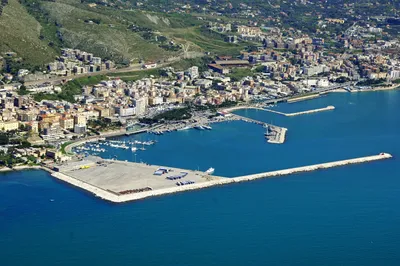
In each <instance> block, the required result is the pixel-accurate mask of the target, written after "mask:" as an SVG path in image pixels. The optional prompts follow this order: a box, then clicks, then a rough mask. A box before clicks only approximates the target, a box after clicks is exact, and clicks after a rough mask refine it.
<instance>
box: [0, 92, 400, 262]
mask: <svg viewBox="0 0 400 266" xmlns="http://www.w3.org/2000/svg"><path fill="white" fill-rule="evenodd" d="M327 105H334V106H335V107H336V108H337V109H336V110H334V111H331V112H322V113H318V114H312V115H307V116H298V117H282V116H279V115H275V114H271V113H267V112H264V111H255V110H242V111H238V113H240V114H242V115H247V116H249V117H252V118H256V119H260V120H264V121H267V122H271V121H272V122H273V123H274V124H277V125H281V126H285V127H287V128H288V129H289V131H288V135H287V142H286V143H285V144H284V145H272V144H267V143H266V141H265V139H264V136H263V133H264V129H263V128H262V127H260V126H257V125H253V124H246V123H243V122H231V123H223V124H215V125H213V130H212V131H196V130H189V131H183V132H174V133H171V134H166V135H164V136H160V137H158V140H159V142H158V143H157V144H156V145H154V146H151V147H149V148H148V150H147V151H145V152H138V155H137V156H136V159H137V161H140V160H143V161H145V162H148V163H153V164H160V165H170V166H177V167H184V168H190V169H197V168H200V169H202V170H205V169H207V168H208V167H211V166H212V167H214V168H216V173H215V174H218V175H223V176H237V175H242V174H249V173H256V172H260V171H268V170H275V169H282V168H287V167H293V166H300V165H307V164H314V163H318V162H325V161H331V160H338V159H345V158H352V157H355V156H366V155H372V154H377V153H379V152H381V151H385V152H390V153H392V154H393V155H394V156H395V158H394V159H392V160H387V161H380V162H374V163H370V164H363V165H353V166H349V167H341V168H335V169H329V170H324V171H318V172H313V173H306V174H297V175H293V176H290V177H284V178H276V179H268V180H258V181H255V182H249V183H242V184H237V185H229V186H224V187H215V188H209V189H205V190H201V191H194V192H189V193H182V194H176V195H168V196H163V197H157V198H152V199H147V200H143V201H138V202H133V203H126V204H122V205H114V204H110V203H107V202H104V201H101V200H99V199H97V198H94V197H92V196H91V195H89V194H87V193H85V192H83V191H81V190H78V189H75V188H72V187H70V186H68V185H65V184H64V183H60V182H58V181H56V180H54V179H52V178H51V177H49V175H48V174H47V173H45V172H42V171H25V172H15V173H3V174H1V175H0V195H1V196H0V250H1V253H0V254H1V256H0V265H86V264H95V265H116V264H119V265H204V264H207V265H250V264H252V265H316V264H320V265H399V264H400V255H399V254H398V250H399V249H400V226H399V224H400V208H399V207H398V206H399V202H400V201H399V199H400V181H399V177H400V164H399V163H398V159H397V158H396V157H397V156H398V155H399V154H400V140H399V136H400V123H399V122H400V118H399V115H398V114H399V113H400V112H399V111H400V91H393V92H371V93H362V94H361V93H360V94H350V93H349V94H334V95H329V96H326V97H322V98H320V99H316V100H312V101H305V102H299V103H295V104H282V105H279V106H278V107H276V108H275V109H277V110H280V111H285V112H296V111H302V110H307V109H314V108H321V107H325V106H327ZM154 137H155V136H154V135H148V136H146V135H139V136H135V137H134V138H137V139H142V140H145V139H149V138H154ZM110 153H112V154H117V156H118V158H119V159H129V160H134V156H133V155H132V153H131V152H127V151H122V150H112V151H111V152H110ZM107 156H109V155H106V157H107ZM50 199H54V200H55V201H54V202H51V201H50Z"/></svg>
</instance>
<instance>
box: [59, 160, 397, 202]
mask: <svg viewBox="0 0 400 266" xmlns="http://www.w3.org/2000/svg"><path fill="white" fill-rule="evenodd" d="M390 158H392V155H391V154H389V153H381V154H379V155H373V156H366V157H360V158H354V159H348V160H341V161H335V162H328V163H321V164H315V165H309V166H302V167H295V168H290V169H284V170H278V171H272V172H265V173H259V174H253V175H246V176H239V177H234V178H219V179H217V180H213V181H208V182H203V183H195V184H191V185H185V186H179V187H178V186H176V187H170V188H165V189H158V190H151V191H146V192H139V193H133V194H127V195H118V194H115V193H113V192H111V191H108V190H104V189H102V188H99V187H96V186H93V185H91V184H88V183H86V182H83V181H81V180H77V179H75V178H73V177H70V176H68V175H65V174H63V173H59V172H54V173H53V174H52V176H54V177H55V178H57V179H59V180H62V181H64V182H67V183H69V184H71V185H73V186H76V187H79V188H82V189H84V190H86V191H88V192H90V193H92V194H94V195H96V196H97V197H100V198H102V199H105V200H108V201H111V202H115V203H121V202H128V201H134V200H139V199H144V198H148V197H154V196H161V195H166V194H172V193H178V192H184V191H189V190H197V189H202V188H207V187H212V186H218V185H226V184H231V183H240V182H246V181H252V180H257V179H261V178H271V177H277V176H284V175H291V174H295V173H301V172H311V171H316V170H320V169H327V168H332V167H339V166H345V165H350V164H359V163H367V162H372V161H378V160H385V159H390Z"/></svg>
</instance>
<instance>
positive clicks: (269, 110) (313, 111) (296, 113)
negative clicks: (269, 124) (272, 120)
mask: <svg viewBox="0 0 400 266" xmlns="http://www.w3.org/2000/svg"><path fill="white" fill-rule="evenodd" d="M259 109H260V110H264V111H267V112H271V113H275V114H279V115H284V116H298V115H306V114H312V113H319V112H324V111H330V110H335V106H332V105H329V106H327V107H324V108H319V109H312V110H307V111H302V112H295V113H283V112H279V111H275V110H271V109H261V108H259Z"/></svg>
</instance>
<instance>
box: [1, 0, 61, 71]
mask: <svg viewBox="0 0 400 266" xmlns="http://www.w3.org/2000/svg"><path fill="white" fill-rule="evenodd" d="M40 31H41V25H40V24H39V22H38V21H36V20H35V18H33V17H32V16H31V15H29V14H28V12H27V11H26V9H25V8H24V7H23V6H22V5H21V4H20V3H19V2H18V1H17V0H9V3H8V5H6V6H5V7H4V9H3V13H2V15H1V16H0V55H1V54H2V53H4V52H10V51H12V52H15V53H17V57H21V58H23V59H24V60H26V61H27V62H31V63H35V64H43V63H45V62H48V61H50V60H52V59H54V57H55V56H56V52H55V51H54V49H52V48H51V47H49V46H48V44H47V43H46V42H45V41H42V40H40V38H39V36H40Z"/></svg>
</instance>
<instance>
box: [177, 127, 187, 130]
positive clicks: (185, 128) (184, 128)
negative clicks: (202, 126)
mask: <svg viewBox="0 0 400 266" xmlns="http://www.w3.org/2000/svg"><path fill="white" fill-rule="evenodd" d="M187 129H190V127H183V128H180V129H178V130H187Z"/></svg>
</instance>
